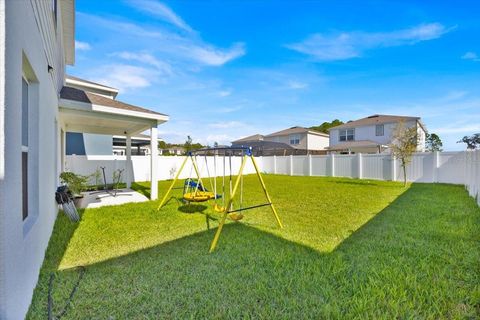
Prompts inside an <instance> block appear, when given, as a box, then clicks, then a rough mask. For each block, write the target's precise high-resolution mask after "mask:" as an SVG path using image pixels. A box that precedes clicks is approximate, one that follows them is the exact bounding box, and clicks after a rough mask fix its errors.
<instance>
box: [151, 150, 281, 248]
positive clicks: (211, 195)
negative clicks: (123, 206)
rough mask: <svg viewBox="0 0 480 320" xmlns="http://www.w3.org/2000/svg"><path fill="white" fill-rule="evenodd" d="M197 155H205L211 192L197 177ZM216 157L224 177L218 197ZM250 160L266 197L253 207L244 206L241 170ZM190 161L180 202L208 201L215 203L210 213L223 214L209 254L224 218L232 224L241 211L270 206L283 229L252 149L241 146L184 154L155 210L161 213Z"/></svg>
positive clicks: (198, 173)
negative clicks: (235, 165)
mask: <svg viewBox="0 0 480 320" xmlns="http://www.w3.org/2000/svg"><path fill="white" fill-rule="evenodd" d="M208 154H213V155H214V170H215V172H214V178H213V183H212V178H211V176H210V172H209V167H208V160H207V155H208ZM199 155H204V156H205V166H206V169H207V175H208V179H209V180H210V185H211V190H213V191H209V190H207V189H206V188H205V185H204V183H203V180H202V177H201V175H200V172H201V171H200V170H199V167H198V164H197V156H199ZM234 155H240V156H241V159H242V160H241V164H240V169H239V171H238V174H237V178H236V179H235V181H234V179H233V178H232V156H234ZM217 156H222V157H223V176H222V188H221V191H222V193H221V194H217V173H218V172H217ZM227 157H228V159H229V165H230V170H229V181H228V183H229V188H228V189H229V192H228V197H226V195H227V193H226V182H227V181H226V180H227V179H226V158H227ZM249 159H250V160H251V161H252V164H253V167H254V169H255V173H256V175H257V177H258V180H259V182H260V186H261V187H262V190H263V193H264V194H265V198H266V200H267V202H266V203H263V204H257V205H252V206H249V207H243V171H244V169H245V165H246V163H247V161H248V160H249ZM189 160H190V161H191V163H192V169H191V172H190V176H189V178H188V179H186V180H185V183H184V186H183V201H184V202H187V203H190V202H205V201H209V200H214V201H215V203H214V205H213V210H214V211H216V212H218V213H221V215H222V217H221V219H220V223H219V225H218V229H217V231H216V233H215V237H214V238H213V240H212V243H211V245H210V252H213V251H214V250H215V248H216V246H217V243H218V239H219V238H220V234H221V233H222V229H223V225H224V224H225V222H226V219H227V217H228V218H230V219H232V220H235V221H238V220H241V219H242V218H243V214H242V212H243V211H246V210H251V209H256V208H260V207H265V206H269V207H270V208H271V210H272V212H273V215H274V216H275V219H276V221H277V224H278V226H279V227H280V228H283V225H282V222H281V221H280V217H279V216H278V214H277V210H276V209H275V207H274V205H273V203H272V199H271V198H270V195H269V194H268V191H267V188H266V186H265V182H264V181H263V177H262V175H261V173H260V171H259V169H258V165H257V163H256V161H255V158H254V157H253V154H252V149H251V148H243V147H241V148H233V147H226V148H205V149H199V150H196V151H192V152H189V153H188V154H187V157H185V160H184V161H183V163H182V165H181V166H180V169H179V170H178V172H177V174H176V175H175V178H174V179H173V181H172V183H171V184H170V187H169V188H168V191H167V193H166V194H165V195H164V197H163V199H162V201H161V202H160V205H159V206H158V210H160V209H161V208H162V207H163V206H164V205H165V203H166V202H167V199H168V197H169V195H170V193H171V192H172V190H173V189H174V186H175V183H176V182H177V180H178V178H179V177H180V174H181V173H182V171H183V169H184V168H185V165H186V163H187V162H188V161H189ZM193 171H194V172H195V174H196V179H192V173H193ZM239 191H240V192H239ZM237 194H239V198H240V199H239V205H240V206H239V207H238V208H234V198H235V196H236V195H237ZM227 198H228V199H227ZM217 199H222V204H218V203H217Z"/></svg>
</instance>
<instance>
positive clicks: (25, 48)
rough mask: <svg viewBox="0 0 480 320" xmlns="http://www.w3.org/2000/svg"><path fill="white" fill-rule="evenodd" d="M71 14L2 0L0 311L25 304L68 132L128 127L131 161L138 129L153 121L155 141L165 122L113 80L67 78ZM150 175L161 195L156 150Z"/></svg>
mask: <svg viewBox="0 0 480 320" xmlns="http://www.w3.org/2000/svg"><path fill="white" fill-rule="evenodd" d="M74 21H75V1H74V0H55V1H40V0H25V1H0V101H1V102H0V319H23V318H24V317H25V315H26V312H27V310H28V307H29V304H30V300H31V297H32V294H33V289H34V288H35V285H36V283H37V280H38V274H39V270H40V267H41V265H42V261H43V258H44V255H45V250H46V248H47V245H48V241H49V239H50V235H51V232H52V229H53V225H54V222H55V219H56V216H57V212H58V206H57V204H56V202H55V199H54V192H55V190H56V187H57V186H58V184H59V179H58V176H59V173H60V172H61V171H62V170H63V169H64V166H65V153H66V152H65V151H66V150H65V141H66V132H77V133H88V134H106V135H123V136H126V137H127V138H126V144H127V148H126V150H127V151H126V152H127V161H131V137H132V136H135V135H136V134H138V133H140V132H143V131H146V130H149V132H150V144H151V145H153V146H156V145H157V126H158V125H159V124H161V123H164V122H165V121H168V116H166V115H164V114H161V113H158V112H155V111H152V110H148V109H145V108H141V107H137V106H133V105H131V104H127V103H124V102H121V101H117V100H116V99H114V98H116V94H117V93H118V92H117V93H115V92H114V91H113V89H112V88H109V87H105V86H101V85H100V86H98V87H96V85H95V84H88V85H89V86H90V87H91V88H90V89H89V90H86V88H85V82H86V81H83V84H81V83H79V82H82V81H79V80H78V78H77V79H73V78H71V79H69V80H68V81H67V78H66V75H65V68H66V65H73V64H74V62H75V23H74ZM75 81H76V82H75ZM93 87H95V88H93ZM150 178H151V180H152V190H151V194H152V196H151V197H152V198H153V199H155V198H156V197H157V193H158V190H157V183H156V181H157V155H156V153H152V155H151V156H150ZM125 180H126V182H127V184H129V183H131V180H132V172H128V170H127V172H126V179H125Z"/></svg>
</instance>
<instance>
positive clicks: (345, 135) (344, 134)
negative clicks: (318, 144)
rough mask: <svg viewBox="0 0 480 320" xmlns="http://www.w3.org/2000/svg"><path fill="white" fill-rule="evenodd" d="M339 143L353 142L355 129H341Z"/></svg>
mask: <svg viewBox="0 0 480 320" xmlns="http://www.w3.org/2000/svg"><path fill="white" fill-rule="evenodd" d="M339 140H340V141H353V140H355V129H343V130H340V135H339Z"/></svg>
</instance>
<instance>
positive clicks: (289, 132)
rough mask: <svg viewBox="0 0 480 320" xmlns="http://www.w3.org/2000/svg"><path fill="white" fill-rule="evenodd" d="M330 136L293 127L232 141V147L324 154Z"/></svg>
mask: <svg viewBox="0 0 480 320" xmlns="http://www.w3.org/2000/svg"><path fill="white" fill-rule="evenodd" d="M328 142H329V138H328V134H326V133H323V132H319V131H315V130H311V129H308V128H304V127H299V126H296V127H291V128H288V129H285V130H281V131H277V132H274V133H271V134H268V135H261V134H255V135H252V136H249V137H245V138H242V139H239V140H235V141H232V146H245V147H246V146H248V147H252V148H253V149H257V150H269V151H271V150H283V153H284V154H302V153H303V154H308V153H314V152H315V153H319V152H323V151H324V150H325V149H326V148H327V147H328Z"/></svg>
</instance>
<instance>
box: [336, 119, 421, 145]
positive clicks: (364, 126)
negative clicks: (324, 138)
mask: <svg viewBox="0 0 480 320" xmlns="http://www.w3.org/2000/svg"><path fill="white" fill-rule="evenodd" d="M400 122H403V123H404V125H405V127H407V128H410V127H416V128H417V133H418V146H417V151H418V152H424V151H425V136H426V133H427V131H426V129H425V125H424V124H423V123H422V121H421V119H420V118H419V117H405V116H392V115H381V114H375V115H371V116H369V117H366V118H362V119H359V120H355V121H349V122H347V123H345V124H342V125H339V126H336V127H333V128H331V129H330V130H329V131H330V144H329V147H328V149H329V150H330V151H331V152H335V153H382V152H389V145H390V144H391V143H392V133H393V131H394V129H395V127H396V126H397V125H398V123H400Z"/></svg>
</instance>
